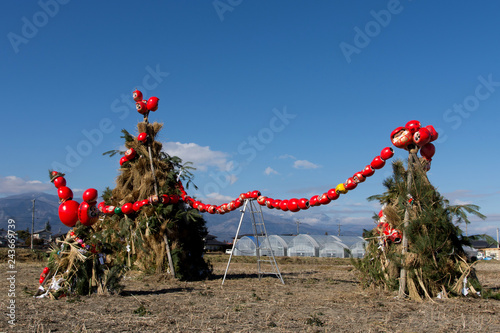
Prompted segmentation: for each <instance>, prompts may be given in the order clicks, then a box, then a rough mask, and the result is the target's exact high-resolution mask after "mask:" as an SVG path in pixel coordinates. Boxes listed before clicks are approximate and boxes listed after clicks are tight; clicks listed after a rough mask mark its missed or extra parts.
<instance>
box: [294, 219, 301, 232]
mask: <svg viewBox="0 0 500 333" xmlns="http://www.w3.org/2000/svg"><path fill="white" fill-rule="evenodd" d="M295 223H296V224H297V235H298V234H299V224H300V221H299V220H296V221H295Z"/></svg>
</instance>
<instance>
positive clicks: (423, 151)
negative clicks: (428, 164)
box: [420, 143, 436, 160]
mask: <svg viewBox="0 0 500 333" xmlns="http://www.w3.org/2000/svg"><path fill="white" fill-rule="evenodd" d="M435 153H436V147H434V145H433V144H432V143H428V144H426V145H424V146H422V148H420V155H422V157H425V158H426V159H428V160H430V159H432V157H433V156H434V154H435Z"/></svg>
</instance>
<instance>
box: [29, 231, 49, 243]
mask: <svg viewBox="0 0 500 333" xmlns="http://www.w3.org/2000/svg"><path fill="white" fill-rule="evenodd" d="M33 238H34V239H43V240H44V241H46V242H50V241H52V232H50V231H48V230H45V229H43V230H38V231H35V232H34V233H33Z"/></svg>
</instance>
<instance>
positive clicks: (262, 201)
mask: <svg viewBox="0 0 500 333" xmlns="http://www.w3.org/2000/svg"><path fill="white" fill-rule="evenodd" d="M266 199H267V197H265V196H263V195H261V196H259V197H258V198H257V202H258V204H259V205H261V206H264V205H265V204H266Z"/></svg>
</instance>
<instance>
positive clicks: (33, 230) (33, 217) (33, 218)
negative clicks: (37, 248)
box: [31, 199, 35, 250]
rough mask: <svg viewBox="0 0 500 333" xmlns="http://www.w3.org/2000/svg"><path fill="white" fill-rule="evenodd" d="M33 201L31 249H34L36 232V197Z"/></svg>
mask: <svg viewBox="0 0 500 333" xmlns="http://www.w3.org/2000/svg"><path fill="white" fill-rule="evenodd" d="M31 201H33V209H32V211H31V250H33V234H34V233H35V229H34V228H35V199H33V200H31Z"/></svg>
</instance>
